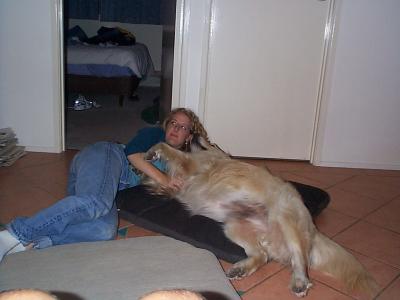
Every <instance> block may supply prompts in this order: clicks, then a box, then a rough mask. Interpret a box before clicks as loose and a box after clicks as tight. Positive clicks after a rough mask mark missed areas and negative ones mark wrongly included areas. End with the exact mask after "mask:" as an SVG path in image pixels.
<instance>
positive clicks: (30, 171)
mask: <svg viewBox="0 0 400 300" xmlns="http://www.w3.org/2000/svg"><path fill="white" fill-rule="evenodd" d="M68 169H69V168H67V167H66V166H65V164H64V163H63V162H57V163H51V164H46V165H41V166H34V167H29V168H25V169H22V170H21V171H20V173H21V174H22V175H24V176H25V177H26V178H28V179H29V181H31V182H32V183H33V184H35V185H36V186H42V187H47V186H49V185H51V184H53V183H58V184H61V185H65V186H66V185H67V181H68V173H69V172H68Z"/></svg>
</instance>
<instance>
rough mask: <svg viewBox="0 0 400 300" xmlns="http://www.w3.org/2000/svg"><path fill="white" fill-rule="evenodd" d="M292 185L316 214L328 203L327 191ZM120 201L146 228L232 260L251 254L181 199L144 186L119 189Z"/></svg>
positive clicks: (124, 215) (126, 213) (134, 220)
mask: <svg viewBox="0 0 400 300" xmlns="http://www.w3.org/2000/svg"><path fill="white" fill-rule="evenodd" d="M292 184H293V185H294V186H295V187H296V189H297V190H298V191H299V193H300V194H301V196H302V197H303V201H304V204H305V206H306V207H307V208H308V210H309V211H310V213H311V215H312V216H316V215H317V214H319V213H320V212H321V211H322V210H323V209H324V208H325V207H326V206H327V205H328V203H329V195H328V194H327V193H326V192H324V191H323V190H321V189H318V188H315V187H312V186H308V185H304V184H300V183H296V182H292ZM116 203H117V207H118V209H119V214H120V216H121V217H122V218H123V219H126V220H127V221H130V222H131V223H134V224H136V225H139V226H141V227H143V228H146V229H148V230H152V231H155V232H159V233H162V234H164V235H167V236H170V237H173V238H175V239H178V240H181V241H185V242H187V243H190V244H192V245H193V246H195V247H198V248H203V249H207V250H209V251H211V252H212V253H214V254H215V255H216V256H217V257H218V258H220V259H223V260H225V261H227V262H230V263H235V262H237V261H239V260H241V259H243V258H246V257H247V256H246V253H245V252H244V249H243V248H242V247H240V246H238V245H237V244H235V243H233V242H231V241H230V240H229V239H228V238H227V237H225V234H224V232H223V230H222V226H221V223H219V222H216V221H214V220H212V219H210V218H207V217H204V216H200V215H194V216H190V214H189V213H188V211H187V210H186V209H185V208H184V206H183V205H182V204H181V203H179V202H178V201H177V200H175V199H170V198H166V197H162V196H155V195H152V194H150V193H149V192H148V191H147V190H146V187H144V186H141V185H139V186H135V187H133V188H129V189H126V190H122V191H119V192H118V194H117V197H116Z"/></svg>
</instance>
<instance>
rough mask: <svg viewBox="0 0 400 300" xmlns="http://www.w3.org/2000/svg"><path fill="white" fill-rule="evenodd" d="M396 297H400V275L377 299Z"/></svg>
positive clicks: (387, 299) (384, 299) (390, 299)
mask: <svg viewBox="0 0 400 300" xmlns="http://www.w3.org/2000/svg"><path fill="white" fill-rule="evenodd" d="M395 299H400V277H398V278H397V279H396V280H395V281H394V282H393V283H392V284H391V285H390V286H389V287H388V288H387V289H385V290H384V291H383V292H382V294H380V295H379V296H378V298H377V300H395Z"/></svg>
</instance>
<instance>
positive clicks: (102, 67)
mask: <svg viewBox="0 0 400 300" xmlns="http://www.w3.org/2000/svg"><path fill="white" fill-rule="evenodd" d="M66 69H67V72H66V90H67V91H68V92H76V93H82V94H83V93H86V94H87V93H98V94H111V95H117V96H118V97H119V104H120V105H121V106H122V104H123V99H124V97H125V96H127V97H133V96H134V93H135V90H136V89H137V87H138V85H139V82H140V80H141V79H143V78H145V77H146V76H148V75H149V74H150V73H151V72H153V70H154V67H153V62H152V60H151V57H150V54H149V51H148V49H147V47H146V46H145V45H144V44H141V43H135V44H134V45H129V46H117V45H113V44H107V43H105V44H99V45H93V44H86V43H81V42H76V43H74V44H70V45H68V47H67V68H66Z"/></svg>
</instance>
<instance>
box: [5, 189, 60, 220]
mask: <svg viewBox="0 0 400 300" xmlns="http://www.w3.org/2000/svg"><path fill="white" fill-rule="evenodd" d="M55 201H57V199H55V198H54V196H53V195H52V194H50V193H49V192H47V191H45V190H43V189H41V188H38V187H33V186H30V185H25V186H22V187H18V188H17V189H14V190H12V189H9V190H8V191H7V193H6V194H3V195H0V222H1V223H3V224H4V223H8V222H9V221H11V220H12V219H13V218H15V217H17V216H31V215H33V214H34V213H36V212H38V211H39V210H41V209H43V208H46V207H48V206H50V205H51V204H53V203H54V202H55Z"/></svg>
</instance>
